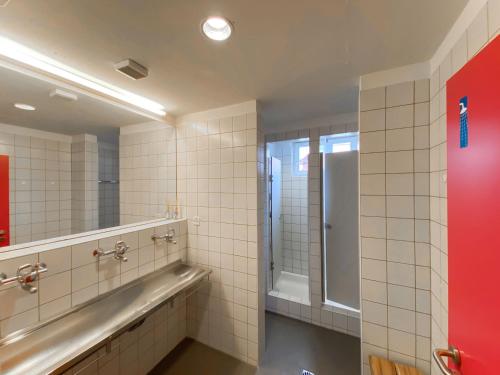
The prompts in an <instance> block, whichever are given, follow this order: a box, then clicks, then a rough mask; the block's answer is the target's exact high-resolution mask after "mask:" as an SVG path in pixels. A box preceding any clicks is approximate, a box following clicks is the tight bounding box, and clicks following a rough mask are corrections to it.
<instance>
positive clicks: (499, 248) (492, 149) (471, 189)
mask: <svg viewBox="0 0 500 375" xmlns="http://www.w3.org/2000/svg"><path fill="white" fill-rule="evenodd" d="M447 116H448V117H447V118H448V120H447V121H448V123H447V134H448V144H447V147H448V270H449V271H448V282H449V291H448V293H449V304H448V308H449V323H448V325H449V326H448V329H449V332H448V334H449V336H448V337H449V344H450V345H453V346H455V347H456V348H457V349H458V350H459V352H460V357H461V364H460V365H458V366H453V365H452V363H451V362H452V361H450V367H454V368H457V369H459V370H460V372H459V373H461V374H462V375H493V374H499V373H500V369H499V365H498V360H499V359H500V350H499V348H498V340H499V336H500V37H497V38H496V39H495V40H494V41H492V42H491V43H490V44H489V45H488V46H487V47H486V48H485V49H484V50H483V51H481V52H480V53H479V54H478V55H477V56H476V57H475V58H473V59H472V60H471V61H470V62H469V63H468V64H467V65H466V66H464V67H463V68H462V69H461V70H460V71H459V72H458V73H457V74H455V75H454V76H453V77H452V78H451V79H450V80H449V81H448V83H447Z"/></svg>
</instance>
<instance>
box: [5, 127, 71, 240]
mask: <svg viewBox="0 0 500 375" xmlns="http://www.w3.org/2000/svg"><path fill="white" fill-rule="evenodd" d="M70 147H71V143H70V142H60V141H55V140H48V139H43V138H38V137H30V136H21V135H16V134H11V133H7V132H3V133H0V154H3V155H8V156H9V174H10V181H9V183H10V189H9V190H10V234H11V245H14V244H18V243H23V242H30V241H36V240H41V239H46V238H50V237H55V236H60V235H65V234H69V233H70V232H71V153H70Z"/></svg>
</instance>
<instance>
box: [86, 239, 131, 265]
mask: <svg viewBox="0 0 500 375" xmlns="http://www.w3.org/2000/svg"><path fill="white" fill-rule="evenodd" d="M129 248H130V247H129V246H127V244H126V243H125V242H124V241H117V242H116V244H115V247H114V249H113V250H107V251H105V250H103V249H101V248H97V249H95V250H94V251H93V252H92V255H93V256H95V257H102V256H106V255H111V254H113V258H115V259H116V260H119V261H120V262H126V261H128V259H127V257H126V256H125V253H126V252H127V250H128V249H129Z"/></svg>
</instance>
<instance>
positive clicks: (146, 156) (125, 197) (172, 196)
mask: <svg viewBox="0 0 500 375" xmlns="http://www.w3.org/2000/svg"><path fill="white" fill-rule="evenodd" d="M175 133H176V130H175V128H173V127H166V128H164V129H160V130H152V131H145V132H142V133H134V134H122V135H120V163H119V164H120V224H121V225H124V224H130V223H135V222H139V221H143V220H150V219H155V218H160V217H166V216H165V215H166V212H167V210H168V208H169V207H170V210H171V211H173V210H174V209H175V207H176V204H177V197H176V179H177V171H176V164H177V155H176V139H175Z"/></svg>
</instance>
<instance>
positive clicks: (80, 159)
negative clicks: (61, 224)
mask: <svg viewBox="0 0 500 375" xmlns="http://www.w3.org/2000/svg"><path fill="white" fill-rule="evenodd" d="M97 151H98V150H97V137H96V136H95V135H90V134H81V135H77V136H74V137H73V143H72V144H71V190H72V193H71V196H72V202H71V227H72V233H80V232H86V231H90V230H95V229H97V228H99V201H98V199H99V197H98V193H99V188H98V185H97V178H98V168H99V161H98V157H97Z"/></svg>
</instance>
